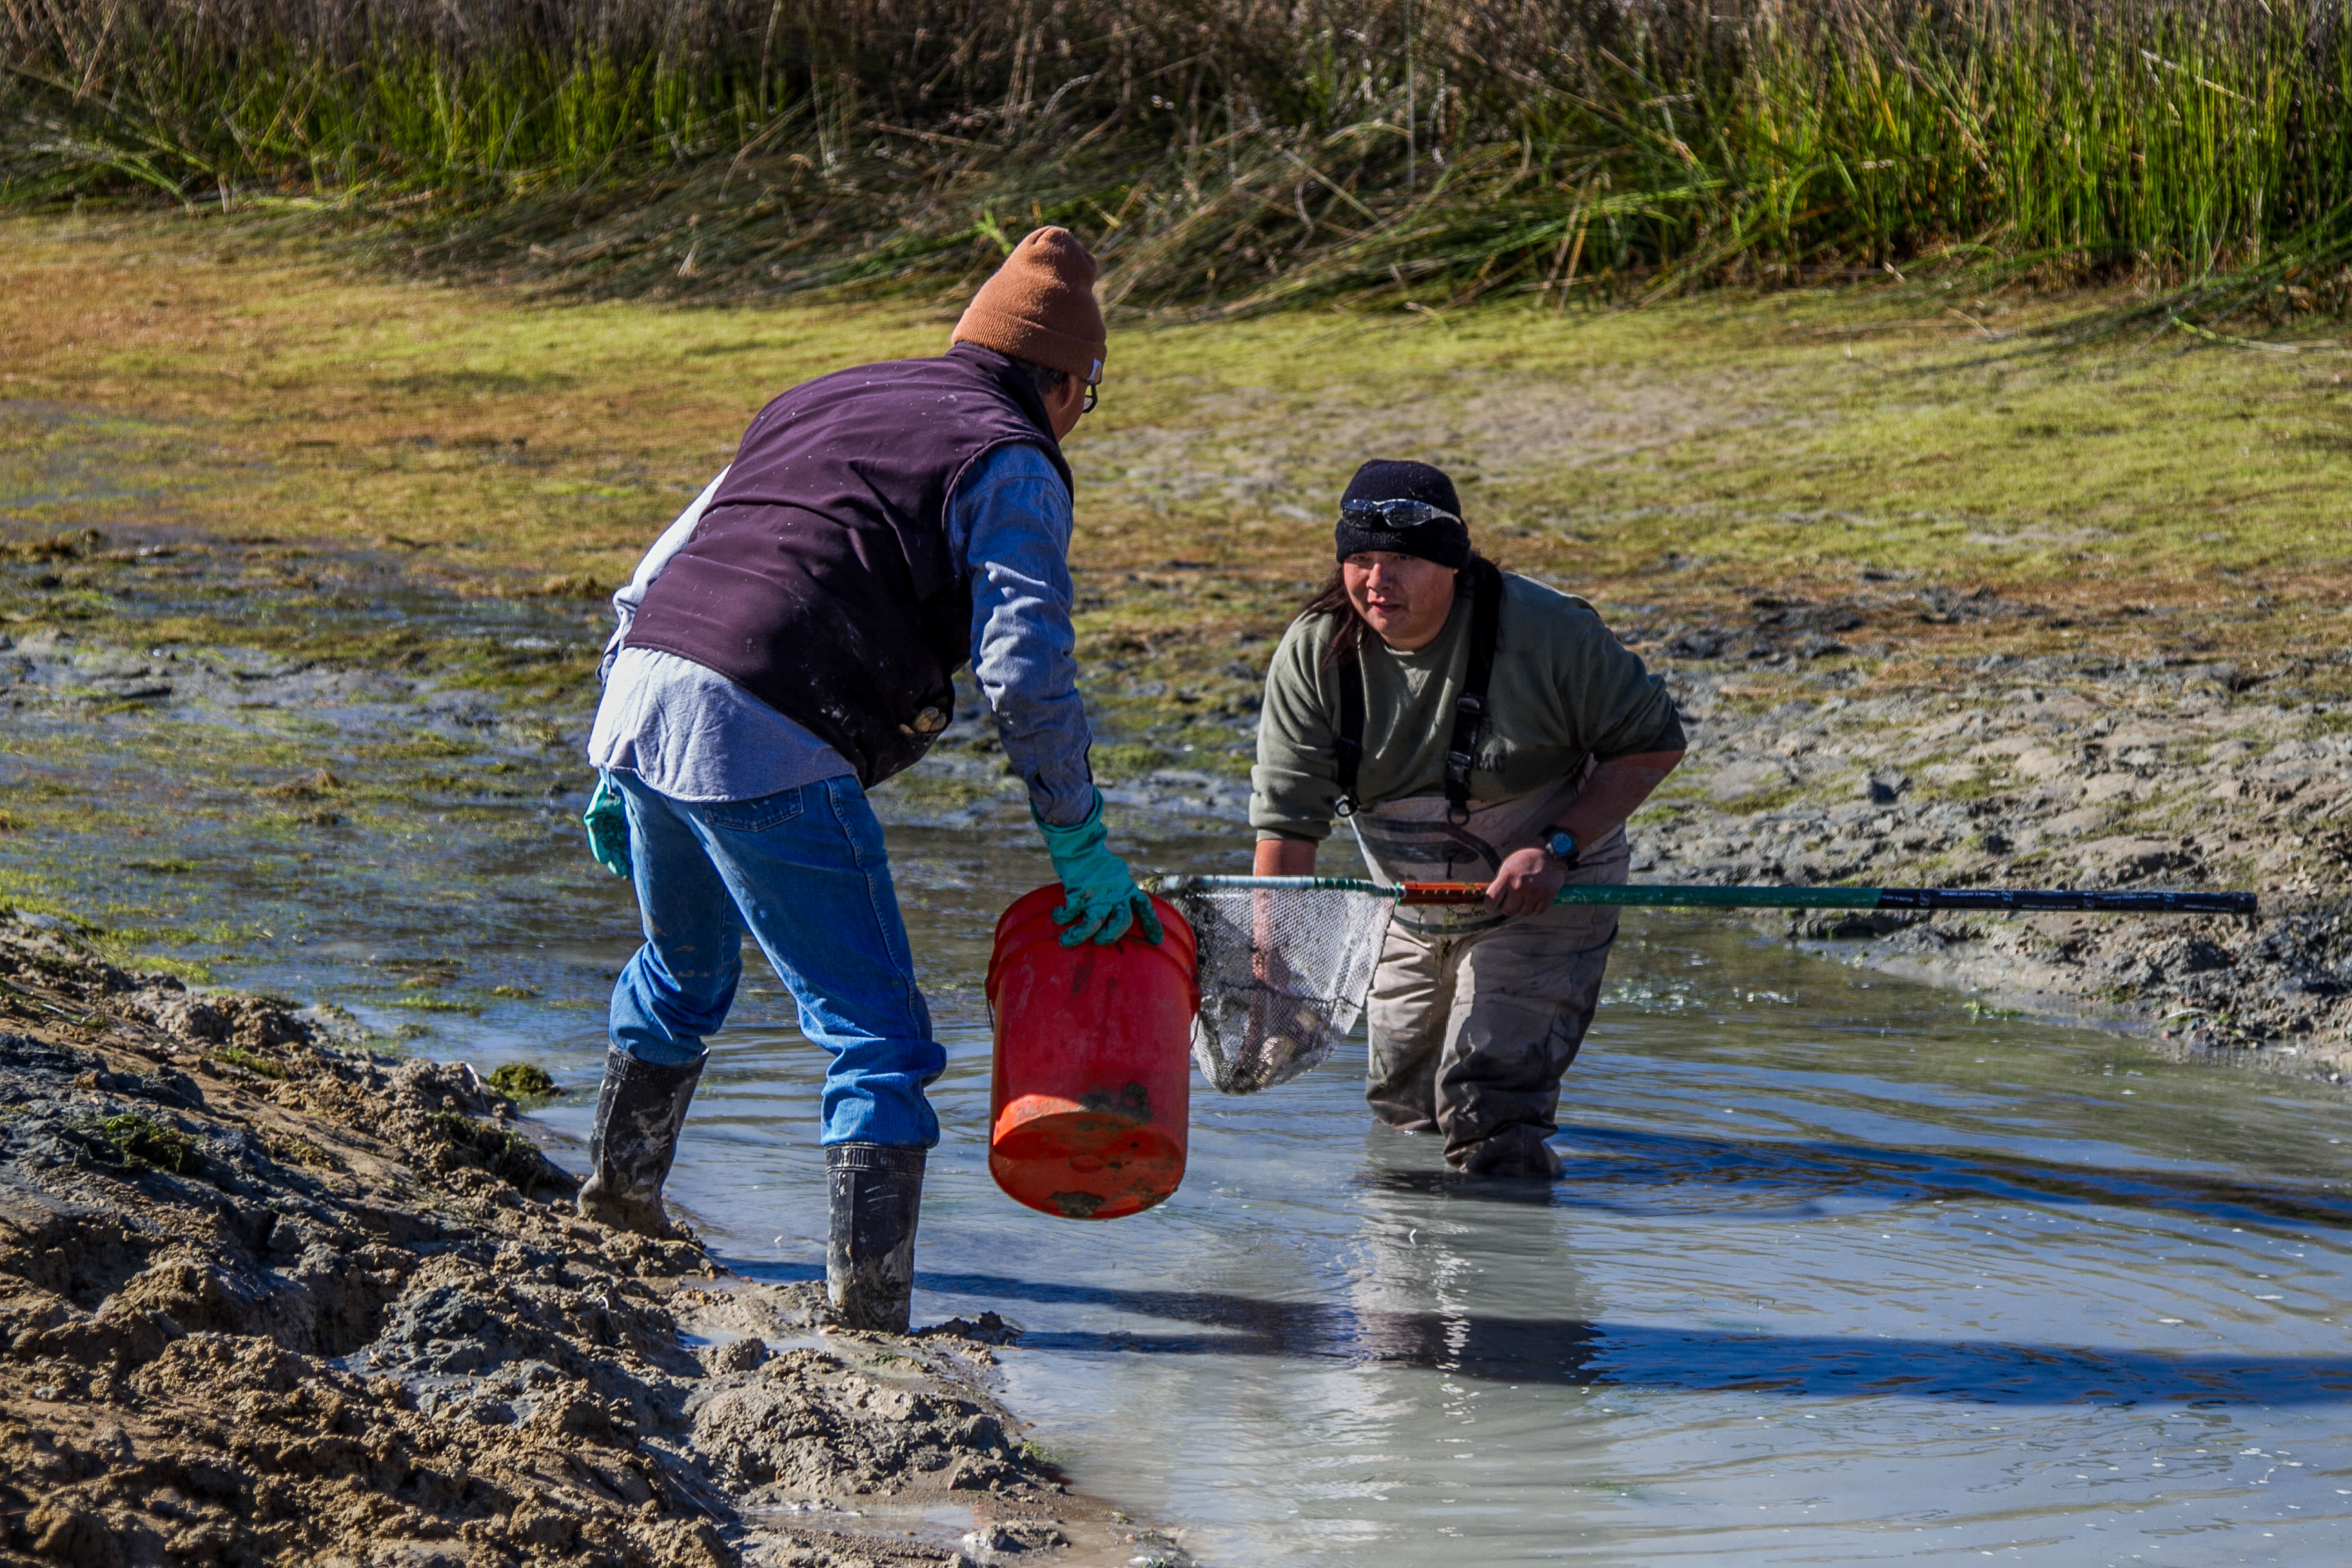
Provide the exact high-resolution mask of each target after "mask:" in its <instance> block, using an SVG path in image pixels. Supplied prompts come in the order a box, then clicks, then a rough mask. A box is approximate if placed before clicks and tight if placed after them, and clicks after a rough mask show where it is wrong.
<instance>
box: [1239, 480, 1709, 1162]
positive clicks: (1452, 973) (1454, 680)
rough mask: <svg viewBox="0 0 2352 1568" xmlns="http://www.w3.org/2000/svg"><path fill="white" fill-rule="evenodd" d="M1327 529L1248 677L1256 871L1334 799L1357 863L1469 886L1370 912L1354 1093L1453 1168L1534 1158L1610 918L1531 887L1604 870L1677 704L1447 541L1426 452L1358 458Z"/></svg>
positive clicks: (1601, 644) (1588, 1010)
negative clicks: (1333, 553) (1360, 1066)
mask: <svg viewBox="0 0 2352 1568" xmlns="http://www.w3.org/2000/svg"><path fill="white" fill-rule="evenodd" d="M1336 542H1337V545H1338V552H1339V570H1338V571H1337V572H1335V573H1334V574H1332V577H1331V580H1330V581H1329V582H1328V584H1325V586H1324V588H1323V590H1322V592H1321V593H1320V594H1318V595H1317V596H1316V597H1315V598H1314V599H1313V600H1312V601H1310V602H1309V603H1308V605H1307V607H1306V609H1305V611H1303V612H1302V613H1301V614H1300V616H1299V617H1298V619H1297V621H1295V622H1293V623H1292V625H1291V627H1290V630H1289V632H1288V634H1287V635H1286V636H1285V637H1283V639H1282V644H1281V647H1279V648H1277V649H1276V652H1275V656H1274V665H1273V668H1272V669H1270V670H1269V671H1268V672H1267V675H1266V683H1265V710H1264V713H1263V714H1262V716H1261V717H1260V719H1259V721H1258V739H1257V759H1258V760H1257V766H1256V768H1255V770H1254V772H1253V773H1252V775H1251V782H1252V784H1253V793H1252V795H1251V797H1250V822H1251V825H1252V826H1255V827H1256V829H1257V830H1258V845H1257V864H1256V870H1257V874H1258V875H1260V876H1284V877H1287V876H1303V875H1306V874H1307V873H1309V872H1311V871H1312V870H1313V869H1314V867H1315V851H1316V846H1317V844H1318V843H1319V842H1320V841H1321V840H1322V839H1324V838H1325V837H1328V836H1329V834H1330V831H1331V818H1332V816H1333V813H1334V812H1335V811H1336V812H1339V813H1341V814H1345V815H1348V816H1349V818H1350V820H1351V821H1352V823H1353V824H1354V826H1355V829H1356V837H1357V839H1358V841H1359V843H1360V845H1361V847H1362V848H1363V853H1364V860H1365V863H1366V864H1367V865H1368V866H1369V867H1370V868H1371V874H1372V875H1373V876H1374V877H1375V878H1377V879H1380V880H1381V881H1383V882H1391V883H1393V882H1403V881H1415V882H1421V881H1447V882H1452V881H1482V882H1486V883H1487V884H1488V888H1487V894H1486V902H1485V903H1484V904H1483V905H1477V906H1472V907H1470V908H1469V909H1466V910H1452V909H1446V908H1430V909H1399V910H1397V911H1396V914H1395V916H1394V917H1393V919H1392V920H1391V922H1390V925H1389V931H1388V936H1387V940H1386V942H1385V944H1384V945H1383V947H1382V949H1381V959H1380V965H1379V967H1378V969H1377V970H1376V971H1375V972H1374V974H1373V977H1372V986H1371V994H1370V999H1369V1001H1368V1003H1367V1005H1366V1008H1365V1018H1366V1023H1367V1025H1368V1026H1369V1028H1370V1035H1371V1061H1370V1070H1369V1073H1368V1075H1367V1081H1366V1085H1365V1091H1364V1095H1365V1098H1366V1099H1367V1100H1370V1102H1371V1107H1372V1112H1373V1114H1374V1115H1376V1116H1378V1117H1379V1118H1380V1119H1381V1121H1385V1122H1387V1123H1388V1124H1389V1125H1390V1126H1391V1127H1397V1128H1402V1129H1405V1130H1408V1131H1436V1132H1439V1133H1442V1134H1443V1135H1444V1139H1445V1158H1446V1159H1447V1161H1448V1162H1449V1163H1452V1164H1453V1165H1454V1167H1455V1168H1456V1169H1457V1170H1460V1171H1463V1172H1465V1173H1469V1174H1474V1175H1481V1176H1493V1177H1540V1178H1543V1179H1546V1180H1549V1178H1551V1177H1553V1176H1556V1175H1558V1174H1559V1171H1560V1163H1559V1156H1558V1155H1557V1154H1555V1153H1553V1152H1552V1151H1551V1148H1550V1146H1549V1144H1548V1143H1546V1142H1545V1140H1546V1139H1547V1138H1549V1136H1550V1135H1551V1133H1552V1132H1554V1131H1557V1127H1558V1124H1557V1122H1556V1121H1555V1120H1554V1113H1555V1112H1556V1110H1557V1109H1558V1107H1559V1080H1560V1075H1561V1074H1563V1073H1565V1072H1566V1071H1567V1070H1568V1068H1569V1064H1570V1062H1572V1061H1574V1060H1575V1059H1576V1052H1577V1048H1578V1047H1580V1045H1582V1044H1583V1041H1584V1033H1585V1030H1586V1029H1587V1027H1589V1026H1591V1022H1592V1012H1593V1008H1594V1006H1595V1005H1597V1004H1598V1003H1599V1001H1600V996H1601V972H1602V970H1603V968H1604V967H1605V966H1606V964H1607V963H1608V959H1609V947H1610V944H1611V943H1612V942H1614V941H1615V940H1616V936H1617V914H1616V911H1615V910H1613V909H1610V908H1606V907H1598V906H1595V907H1577V906H1572V905H1562V906H1554V905H1553V903H1552V901H1551V898H1552V894H1554V893H1555V892H1557V891H1559V889H1560V888H1561V887H1562V886H1563V885H1564V884H1566V883H1569V882H1571V881H1575V882H1622V881H1623V880H1624V879H1625V870H1626V860H1627V858H1628V850H1627V847H1626V842H1625V832H1624V822H1625V818H1626V817H1627V816H1630V815H1631V814H1632V813H1633V810H1634V808H1635V807H1637V806H1639V805H1641V804H1642V802H1643V800H1644V799H1645V798H1647V797H1648V795H1649V794H1650V792H1651V791H1653V790H1654V789H1655V788H1657V786H1658V784H1659V783H1660V781H1662V780H1663V779H1664V777H1665V776H1666V774H1668V773H1671V772H1673V771H1674V768H1675V764H1676V763H1679V762H1681V761H1682V756H1683V747H1684V741H1683V729H1682V721H1681V719H1680V717H1679V715H1678V714H1677V713H1676V712H1675V704H1674V700H1673V699H1672V698H1670V697H1669V696H1668V695H1667V694H1666V690H1665V688H1664V684H1663V683H1662V682H1661V681H1660V680H1659V679H1658V678H1657V677H1655V676H1654V675H1652V674H1650V673H1649V671H1648V670H1647V669H1645V668H1643V665H1642V661H1641V660H1640V659H1639V658H1635V657H1634V656H1633V654H1631V653H1629V652H1627V651H1626V650H1625V647H1623V645H1622V644H1621V643H1619V642H1618V640H1617V639H1616V637H1614V636H1612V634H1611V632H1610V630H1609V628H1608V627H1607V626H1604V625H1603V624H1602V623H1601V617H1600V616H1598V615H1596V614H1595V613H1594V612H1593V609H1592V606H1591V605H1588V604H1586V603H1585V602H1584V601H1583V600H1581V599H1577V598H1572V597H1570V596H1569V595H1565V594H1559V593H1555V592H1553V591H1552V590H1551V589H1549V588H1547V587H1545V586H1543V585H1542V584H1539V583H1534V582H1530V581H1528V579H1527V578H1524V577H1517V576H1514V575H1512V574H1508V573H1505V572H1500V571H1497V570H1496V567H1495V566H1494V565H1493V563H1490V562H1488V561H1486V559H1485V558H1483V557H1481V556H1479V555H1477V554H1476V553H1475V552H1473V551H1472V550H1471V548H1470V533H1469V530H1468V529H1467V528H1466V527H1465V525H1464V523H1463V521H1462V506H1461V502H1460V501H1459V500H1456V499H1455V496H1454V483H1453V481H1452V480H1451V479H1447V478H1446V477H1445V475H1444V473H1442V472H1440V471H1439V470H1438V469H1436V468H1431V467H1429V466H1428V465H1427V464H1425V463H1405V462H1370V463H1366V464H1365V465H1364V466H1363V467H1362V468H1360V469H1358V470H1357V472H1356V477H1355V479H1353V480H1352V481H1351V482H1350V483H1349V486H1348V493H1347V496H1346V498H1345V499H1344V500H1342V501H1341V503H1340V508H1339V530H1338V534H1337V540H1336Z"/></svg>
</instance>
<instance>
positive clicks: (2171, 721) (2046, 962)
mask: <svg viewBox="0 0 2352 1568" xmlns="http://www.w3.org/2000/svg"><path fill="white" fill-rule="evenodd" d="M1800 635H1801V636H1808V637H1810V636H1815V635H1817V634H1812V633H1805V632H1804V631H1803V628H1802V624H1801V622H1800V623H1799V624H1798V626H1795V627H1794V628H1791V630H1790V633H1789V634H1788V636H1787V637H1786V638H1785V641H1786V642H1788V643H1789V644H1791V645H1794V647H1800V648H1801V643H1798V642H1797V641H1796V639H1797V637H1799V636H1800ZM1715 640H1716V641H1717V642H1720V641H1721V640H1723V639H1720V638H1717V639H1715ZM1667 651H1668V653H1669V655H1670V656H1671V655H1672V654H1673V653H1674V652H1675V651H1676V650H1675V647H1674V646H1673V645H1672V644H1669V645H1668V647H1667ZM1752 651H1753V653H1754V654H1756V655H1757V656H1762V655H1765V654H1768V653H1769V652H1770V651H1771V645H1769V644H1767V645H1765V646H1764V647H1759V648H1758V649H1756V650H1752ZM1837 651H1840V652H1843V651H1844V650H1843V649H1839V650H1837ZM1733 657H1734V658H1737V657H1738V655H1736V654H1735V655H1734V656H1733ZM1777 657H1778V666H1777V667H1775V666H1769V665H1768V666H1766V667H1764V668H1748V669H1741V668H1726V661H1724V660H1720V659H1694V658H1688V657H1685V658H1680V659H1679V660H1676V659H1673V658H1671V657H1670V658H1669V660H1668V661H1667V662H1668V663H1669V665H1670V668H1671V675H1670V679H1672V680H1673V681H1674V682H1675V689H1676V692H1677V695H1678V697H1679V698H1680V700H1682V702H1683V705H1684V707H1685V711H1686V713H1687V714H1688V715H1689V716H1690V718H1691V719H1692V720H1693V721H1694V722H1693V723H1692V725H1691V730H1692V749H1691V754H1690V760H1689V762H1688V763H1686V764H1685V768H1684V770H1683V771H1682V772H1681V773H1677V774H1676V776H1675V779H1674V780H1672V781H1671V782H1670V784H1669V787H1668V789H1667V791H1666V792H1664V796H1663V798H1662V799H1661V800H1660V801H1659V802H1658V804H1657V805H1655V806H1654V807H1653V809H1652V811H1651V812H1650V813H1649V814H1647V815H1645V816H1643V818H1642V819H1640V821H1639V822H1638V824H1637V826H1636V830H1635V835H1634V837H1635V856H1634V861H1633V879H1635V880H1637V881H1660V882H1664V881H1691V882H1716V883H1732V882H1749V883H1756V882H1793V883H1825V882H1846V883H1858V884H1864V885H1876V886H1959V887H1969V886H2012V887H2014V886H2023V887H2072V888H2136V887H2137V888H2154V887H2189V888H2234V889H2252V890H2254V891H2255V892H2256V893H2258V894H2259V896H2260V899H2261V908H2262V911H2263V912H2262V913H2261V915H2260V916H2259V917H2257V918H2255V919H2252V920H2243V919H2238V918H2234V917H2215V916H2207V917H2195V916H2149V917H2105V916H2097V917H2095V916H2088V915H2072V914H2067V915H2037V916H2024V917H2018V916H1978V915H1966V916H1955V915H1949V914H1940V915H1936V916H1933V917H1927V918H1923V917H1920V916H1917V915H1908V914H1901V913H1894V912H1884V913H1882V912H1871V913H1866V914H1865V913H1848V912H1843V911H1822V912H1806V913H1800V914H1796V915H1793V916H1791V915H1785V914H1774V915H1770V916H1769V917H1767V918H1766V920H1765V924H1766V927H1767V929H1769V930H1772V931H1775V932H1776V933H1778V934H1781V935H1784V936H1786V937H1789V938H1790V939H1793V940H1796V941H1799V942H1805V943H1807V944H1808V945H1811V946H1813V947H1815V948H1816V949H1817V950H1818V951H1820V952H1822V953H1823V954H1824V955H1825V956H1829V957H1832V958H1835V959H1838V960H1841V961H1843V962H1845V963H1853V964H1856V965H1859V966H1863V967H1867V968H1872V969H1876V970H1880V971H1884V972H1886V973H1895V974H1900V975H1904V976H1906V977H1908V978H1912V979H1916V980H1922V981H1927V982H1930V983H1933V984H1941V985H1946V986H1950V987H1955V988H1958V989H1960V990H1963V991H1966V992H1969V993H1971V994H1974V995H1975V996H1977V997H1978V998H1979V1002H1980V1004H1982V1005H1994V1006H2000V1007H2004V1008H2015V1009H2019V1010H2023V1011H2032V1012H2037V1013H2043V1014H2049V1015H2053V1016H2068V1017H2075V1018H2082V1019H2085V1020H2090V1021H2096V1022H2100V1023H2105V1024H2110V1025H2116V1026H2123V1027H2126V1028H2128V1029H2130V1030H2133V1031H2135V1032H2139V1033H2143V1034H2146V1035H2147V1036H2148V1037H2150V1039H2151V1043H2153V1044H2156V1045H2157V1046H2158V1047H2160V1048H2163V1049H2166V1050H2168V1051H2169V1052H2172V1053H2175V1054H2184V1055H2189V1056H2193V1057H2198V1058H2206V1059H2211V1060H2216V1061H2225V1062H2229V1063H2231V1064H2234V1065H2251V1066H2259V1067H2263V1068H2273V1069H2279V1070H2287V1071H2293V1072H2297V1073H2301V1074H2305V1075H2307V1076H2313V1077H2317V1078H2322V1079H2328V1080H2331V1081H2341V1080H2342V1079H2343V1077H2344V1075H2345V1074H2346V1073H2347V1072H2352V919H2347V878H2352V816H2347V813H2348V812H2352V706H2347V705H2342V704H2337V703H2332V702H2330V701H2327V700H2311V699H2310V698H2309V695H2308V694H2307V693H2305V692H2302V691H2299V690H2298V689H2297V688H2296V686H2295V684H2294V675H2295V673H2296V672H2295V671H2294V670H2293V669H2287V670H2284V671H2278V672H2274V673H2273V674H2272V675H2270V676H2267V677H2264V676H2261V675H2257V674H2255V673H2253V672H2251V671H2248V670H2245V669H2242V668H2240V667H2238V666H2237V665H2234V664H2231V663H2229V662H2227V661H2223V660H2218V659H2214V658H2210V657H2206V658H2198V657H2178V656H2176V657H2172V658H2151V659H2145V660H2137V661H2129V662H2125V661H2116V660H2112V659H2103V658H2096V657H2092V656H2081V657H2050V658H2017V657H2014V656H2009V655H2000V654H1994V655H1988V656H1985V657H1982V658H1974V659H1961V658H1946V659H1942V660H1937V661H1926V660H1921V661H1916V664H1917V668H1915V669H1914V670H1913V672H1912V674H1913V677H1914V678H1913V679H1911V680H1910V681H1908V682H1907V683H1905V684H1900V685H1898V684H1896V683H1895V681H1893V680H1890V679H1886V677H1885V673H1883V672H1882V673H1879V674H1876V675H1875V676H1868V675H1865V672H1864V670H1862V669H1861V668H1856V667H1854V666H1852V665H1848V666H1846V667H1845V668H1829V669H1826V670H1823V671H1822V672H1820V673H1818V674H1805V673H1797V672H1792V671H1791V670H1790V668H1788V666H1789V665H1790V664H1791V663H1795V664H1798V665H1799V666H1801V664H1802V661H1803V658H1804V655H1803V654H1802V653H1801V652H1795V653H1793V657H1792V653H1791V651H1790V648H1787V647H1784V648H1783V649H1782V651H1780V654H1779V655H1778V656H1777ZM2256 688H2260V689H2259V690H2257V689H2256Z"/></svg>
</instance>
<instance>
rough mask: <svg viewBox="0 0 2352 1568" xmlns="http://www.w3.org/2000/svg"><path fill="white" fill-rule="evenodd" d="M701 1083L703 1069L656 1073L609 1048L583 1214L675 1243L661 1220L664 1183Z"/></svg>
mask: <svg viewBox="0 0 2352 1568" xmlns="http://www.w3.org/2000/svg"><path fill="white" fill-rule="evenodd" d="M701 1079H702V1063H701V1062H696V1063H695V1064H694V1065H693V1066H691V1067H682V1068H665V1067H655V1066H653V1065H652V1064H651V1063H649V1062H641V1061H639V1060H637V1058H635V1057H633V1056H631V1055H629V1054H628V1053H627V1052H626V1051H624V1050H621V1049H619V1048H618V1047H614V1048H612V1049H609V1050H607V1051H606V1052H605V1053H604V1087H603V1088H602V1089H598V1090H597V1091H596V1131H593V1132H592V1133H590V1134H589V1137H588V1163H589V1166H590V1170H589V1173H588V1180H587V1181H586V1182H585V1183H584V1184H582V1186H581V1188H580V1212H581V1214H582V1215H584V1216H586V1217H587V1218H589V1219H593V1220H601V1221H603V1222H604V1224H606V1225H609V1226H615V1227H617V1228H619V1229H621V1230H634V1231H635V1232H636V1233H637V1234H638V1235H640V1236H660V1237H674V1236H677V1234H678V1230H677V1226H673V1225H671V1224H670V1222H669V1216H668V1215H666V1214H664V1213H663V1212H662V1195H661V1190H662V1183H663V1182H664V1181H665V1180H666V1179H667V1177H668V1175H669V1163H670V1161H671V1160H672V1159H673V1158H675V1157H676V1156H677V1131H678V1129H679V1128H680V1127H681V1126H683V1125H684V1124H685V1122H686V1107H687V1103H688V1101H689V1100H693V1098H694V1086H695V1085H696V1084H697V1083H698V1082H700V1081H701Z"/></svg>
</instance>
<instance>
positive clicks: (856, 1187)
mask: <svg viewBox="0 0 2352 1568" xmlns="http://www.w3.org/2000/svg"><path fill="white" fill-rule="evenodd" d="M824 1173H825V1180H826V1183H827V1184H828V1185H830V1186H831V1187H832V1189H833V1223H832V1226H831V1227H830V1229H829V1231H828V1233H827V1235H826V1237H825V1246H824V1299H825V1304H826V1306H827V1307H829V1308H830V1309H831V1310H832V1313H831V1315H832V1318H833V1321H835V1323H838V1324H839V1325H840V1326H841V1327H843V1328H845V1329H866V1330H869V1331H873V1332H875V1333H883V1334H903V1333H905V1332H906V1331H907V1315H908V1310H909V1303H910V1301H911V1300H912V1299H913V1296H914V1293H915V1215H916V1211H917V1210H919V1209H920V1208H921V1207H922V1205H923V1151H922V1150H920V1149H889V1148H885V1147H884V1146H883V1145H881V1144H879V1143H832V1144H828V1145H826V1147H825V1151H824Z"/></svg>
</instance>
